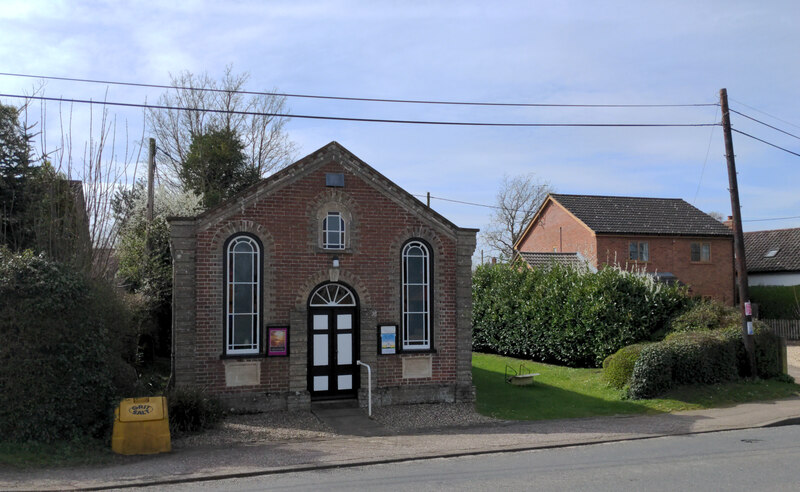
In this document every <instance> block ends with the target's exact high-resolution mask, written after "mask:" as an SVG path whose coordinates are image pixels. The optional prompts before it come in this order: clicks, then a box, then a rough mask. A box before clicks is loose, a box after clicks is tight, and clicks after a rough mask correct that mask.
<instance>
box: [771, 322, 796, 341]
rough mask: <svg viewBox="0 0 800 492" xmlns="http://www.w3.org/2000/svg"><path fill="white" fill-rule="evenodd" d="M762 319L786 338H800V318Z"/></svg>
mask: <svg viewBox="0 0 800 492" xmlns="http://www.w3.org/2000/svg"><path fill="white" fill-rule="evenodd" d="M761 321H763V322H764V323H766V324H767V326H769V327H770V328H772V331H773V332H775V333H776V334H778V335H780V336H782V337H783V338H785V339H786V340H800V319H762V320H761Z"/></svg>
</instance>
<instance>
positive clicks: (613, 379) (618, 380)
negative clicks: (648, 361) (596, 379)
mask: <svg viewBox="0 0 800 492" xmlns="http://www.w3.org/2000/svg"><path fill="white" fill-rule="evenodd" d="M647 345H648V344H646V343H637V344H634V345H628V346H627V347H622V348H621V349H619V350H617V351H616V352H615V353H613V354H611V355H609V356H608V357H606V360H604V361H603V379H605V380H606V381H607V382H608V384H610V385H611V386H613V387H615V388H619V389H622V388H624V387H625V386H626V385H628V384H629V383H630V380H631V375H633V367H634V365H636V361H637V360H638V359H639V354H641V352H642V349H644V348H645V347H646V346H647Z"/></svg>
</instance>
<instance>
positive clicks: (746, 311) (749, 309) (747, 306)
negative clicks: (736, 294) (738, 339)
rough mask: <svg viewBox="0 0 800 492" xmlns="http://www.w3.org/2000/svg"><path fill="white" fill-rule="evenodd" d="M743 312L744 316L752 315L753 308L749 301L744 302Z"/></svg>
mask: <svg viewBox="0 0 800 492" xmlns="http://www.w3.org/2000/svg"><path fill="white" fill-rule="evenodd" d="M744 314H745V315H746V316H752V315H753V308H752V307H751V306H750V301H747V302H745V303H744Z"/></svg>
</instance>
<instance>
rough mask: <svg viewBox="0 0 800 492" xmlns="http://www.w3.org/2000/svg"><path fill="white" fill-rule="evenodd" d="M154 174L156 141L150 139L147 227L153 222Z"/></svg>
mask: <svg viewBox="0 0 800 492" xmlns="http://www.w3.org/2000/svg"><path fill="white" fill-rule="evenodd" d="M155 173H156V139H155V138H151V139H150V151H149V153H148V157H147V215H146V218H147V225H148V226H149V225H150V223H151V222H153V179H154V177H155Z"/></svg>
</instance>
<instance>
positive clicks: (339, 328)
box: [308, 307, 359, 399]
mask: <svg viewBox="0 0 800 492" xmlns="http://www.w3.org/2000/svg"><path fill="white" fill-rule="evenodd" d="M355 314H356V310H355V308H352V307H332V308H317V307H315V308H311V309H310V310H309V334H308V335H309V337H308V341H309V347H308V349H309V360H308V388H309V391H310V392H311V396H312V398H315V399H324V398H347V397H354V396H356V391H357V390H358V385H359V378H358V376H359V372H358V367H357V366H356V360H357V359H358V353H357V347H358V341H357V333H358V331H357V327H356V319H355V318H356V316H355Z"/></svg>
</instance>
